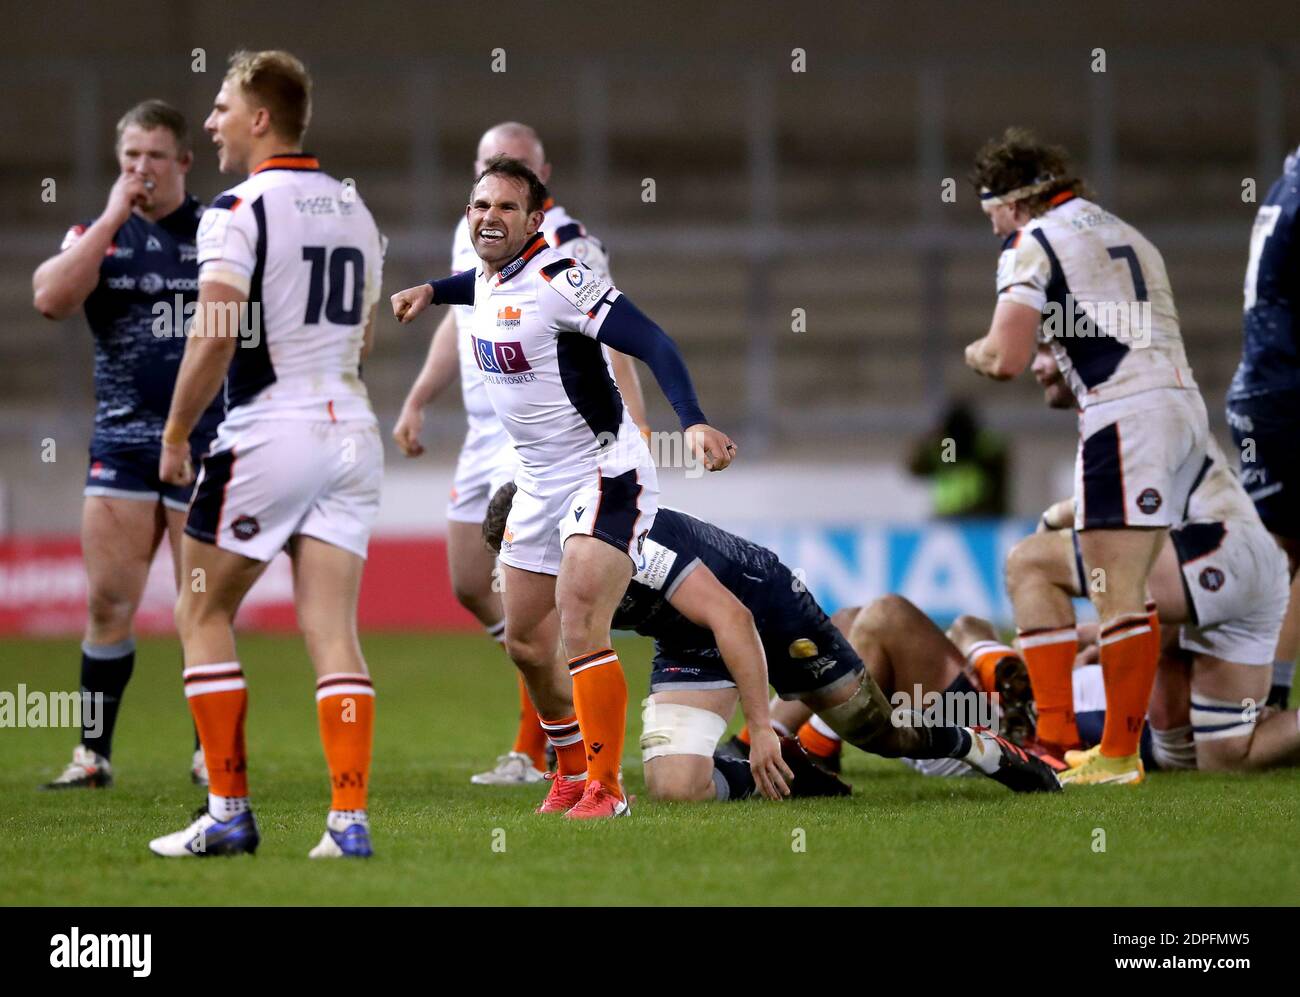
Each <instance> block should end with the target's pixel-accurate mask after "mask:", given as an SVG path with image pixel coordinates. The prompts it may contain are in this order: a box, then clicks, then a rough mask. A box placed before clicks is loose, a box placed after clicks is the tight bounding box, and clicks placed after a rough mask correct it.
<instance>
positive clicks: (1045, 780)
mask: <svg viewBox="0 0 1300 997" xmlns="http://www.w3.org/2000/svg"><path fill="white" fill-rule="evenodd" d="M511 489H512V486H510V485H507V486H505V487H504V488H503V489H502V490H501V491H500V492H498V494H497V496H496V497H494V498H493V501H492V505H491V506H490V507H489V513H488V519H487V520H486V521H485V523H484V534H485V537H486V538H487V539H488V542H489V544H492V543H499V542H500V538H501V534H502V532H503V527H504V522H505V518H506V515H507V513H508V510H509V506H510V502H511ZM614 626H615V627H617V628H618V629H620V630H635V631H636V632H637V633H639V634H642V635H644V636H648V637H653V638H654V640H655V656H654V666H653V672H652V674H651V679H650V698H649V699H647V700H646V701H645V703H644V704H643V708H644V713H643V719H644V727H643V733H642V736H641V750H642V758H643V760H644V763H645V773H646V785H647V787H648V789H649V791H650V794H651V795H652V796H654V797H656V798H657V799H666V800H711V799H718V800H734V799H744V798H746V797H748V796H750V795H752V794H753V793H754V791H755V789H757V790H758V791H759V792H761V793H762V795H764V796H767V797H768V798H771V799H780V798H781V797H782V796H784V795H787V790H788V791H790V793H792V794H793V795H795V796H842V795H847V794H848V791H849V790H848V787H847V786H845V785H844V784H843V783H841V782H840V781H839V780H838V779H836V778H834V777H833V776H831V775H829V774H828V773H826V772H824V771H822V770H820V769H819V768H817V767H816V766H815V765H812V764H811V763H810V762H809V761H808V759H807V758H806V757H805V756H804V754H803V752H801V751H799V750H798V746H797V745H796V744H795V742H794V741H793V740H792V739H791V738H788V737H785V738H781V739H778V738H777V736H776V733H775V732H774V730H773V726H772V723H771V720H770V717H769V710H768V703H767V687H768V681H769V680H770V681H771V683H772V685H773V686H774V687H775V689H776V691H777V695H778V697H779V701H788V702H780V705H781V706H787V705H789V706H796V705H798V706H802V707H803V708H805V709H806V710H807V711H808V712H809V713H810V712H812V711H813V710H816V711H817V712H819V713H820V714H821V715H822V717H823V718H824V719H825V720H826V722H827V723H828V724H829V725H830V729H832V730H834V731H836V732H838V733H839V734H840V735H842V736H843V737H844V738H845V739H846V740H848V741H849V742H850V743H851V744H854V745H856V746H857V747H859V748H861V749H862V750H864V751H869V752H871V753H872V754H877V755H882V756H884V757H887V758H902V757H912V758H923V759H943V760H947V761H951V762H952V764H954V765H955V766H957V767H959V768H962V769H965V768H967V767H968V766H969V767H972V768H975V769H976V770H978V771H980V772H982V773H983V774H985V775H988V776H990V777H991V778H993V779H994V780H996V781H998V782H1001V783H1002V784H1003V785H1005V786H1007V787H1009V788H1011V789H1013V790H1016V791H1020V792H1034V791H1047V792H1051V791H1054V790H1059V789H1060V784H1059V783H1058V782H1057V781H1056V777H1055V776H1054V775H1053V774H1052V771H1051V769H1050V768H1048V767H1047V766H1045V765H1044V764H1043V763H1042V762H1041V761H1039V760H1038V759H1036V758H1033V757H1031V756H1029V755H1027V754H1026V753H1025V752H1023V751H1021V750H1020V749H1019V748H1017V747H1016V746H1015V745H1013V744H1011V743H1009V742H1007V741H1006V740H1004V739H1003V738H1001V737H998V736H997V735H995V734H992V733H988V732H983V731H977V730H974V729H972V728H970V727H967V726H958V725H952V724H945V723H930V722H923V723H907V722H904V718H902V717H897V718H896V717H895V715H894V714H895V711H893V710H891V708H890V706H889V704H888V702H887V701H886V700H885V696H884V694H883V693H882V692H881V689H880V687H879V685H877V683H876V682H875V680H874V679H873V677H872V673H871V672H870V671H868V670H867V668H866V667H864V665H863V662H862V660H861V659H860V658H859V657H858V655H857V654H856V653H854V650H853V648H852V647H850V646H849V644H848V642H847V641H846V640H845V638H844V635H843V634H841V633H840V631H839V630H837V629H836V627H835V626H834V624H833V623H832V622H831V620H830V619H829V618H828V617H827V616H826V614H825V613H824V612H822V609H821V607H820V606H818V605H817V601H816V600H815V599H814V598H813V596H812V594H811V593H810V592H808V590H807V587H806V586H804V585H801V584H799V583H798V581H797V579H796V578H795V577H794V575H793V574H792V573H791V571H790V569H789V568H787V567H786V566H785V565H784V564H782V563H781V561H780V559H779V558H778V557H777V556H776V555H775V554H774V553H772V551H770V550H767V549H766V548H763V547H760V546H758V545H757V544H754V543H750V542H749V541H748V540H745V539H744V538H743V537H739V536H736V535H735V534H733V533H728V532H726V531H725V530H722V529H720V528H718V527H717V526H713V525H712V524H710V523H706V522H702V521H701V520H698V519H696V518H694V517H692V516H688V515H686V514H685V513H682V512H678V511H677V510H675V509H661V510H660V511H659V514H658V516H656V518H655V523H654V526H652V527H651V529H650V533H649V535H648V536H647V537H646V539H645V543H644V545H643V559H642V562H641V564H640V566H639V567H638V569H637V573H636V575H635V576H634V577H633V579H632V581H631V583H630V584H629V585H628V587H627V591H626V592H625V593H624V595H623V598H622V600H621V601H620V603H619V605H618V609H617V610H616V612H615V613H614ZM907 636H908V638H909V639H910V637H911V636H912V635H910V634H909V635H907ZM938 636H939V637H940V638H942V635H938ZM737 700H739V701H740V703H741V706H742V708H743V710H744V713H745V718H746V720H747V721H748V722H749V725H750V730H751V738H750V747H749V752H748V759H747V760H746V759H738V758H734V757H731V756H728V755H727V754H724V753H719V752H717V751H716V750H715V749H716V748H717V744H718V739H719V738H720V737H721V736H722V733H723V731H724V730H726V727H727V722H728V721H729V720H730V718H731V716H732V714H733V713H735V710H736V703H737ZM804 716H805V717H806V716H807V713H805V714H804ZM896 720H897V722H896Z"/></svg>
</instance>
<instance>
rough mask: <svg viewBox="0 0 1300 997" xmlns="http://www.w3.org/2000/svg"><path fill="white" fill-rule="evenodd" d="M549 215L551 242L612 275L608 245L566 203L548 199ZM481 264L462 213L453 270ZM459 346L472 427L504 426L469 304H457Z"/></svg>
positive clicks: (462, 384)
mask: <svg viewBox="0 0 1300 997" xmlns="http://www.w3.org/2000/svg"><path fill="white" fill-rule="evenodd" d="M544 210H545V212H546V218H545V219H544V220H543V221H542V227H541V229H540V231H541V233H542V235H544V236H545V237H546V241H547V243H548V244H549V245H551V246H552V247H554V248H556V249H560V250H561V251H562V252H563V253H564V254H565V255H566V256H571V257H573V258H574V259H575V260H578V261H579V262H581V263H585V264H586V265H587V266H589V267H590V268H591V269H592V270H594V271H595V272H596V274H597V275H599V276H601V277H604V278H605V279H606V280H609V279H610V274H609V257H608V255H607V254H606V253H605V247H604V246H603V245H601V243H600V241H599V240H598V239H595V238H593V237H592V236H590V235H588V234H587V230H586V229H585V228H583V226H582V224H581V223H580V222H578V221H576V220H575V219H574V218H573V217H572V216H570V214H569V213H568V212H567V211H565V210H564V208H563V207H561V206H560V205H558V204H556V203H555V202H554V201H550V200H548V201H547V202H546V204H545V205H544ZM478 265H479V258H478V253H476V252H474V243H473V242H472V241H471V240H470V235H469V220H468V219H466V218H465V217H464V215H462V216H461V219H460V224H459V225H457V226H456V234H455V236H454V237H453V238H452V245H451V272H452V273H454V274H455V273H461V272H463V271H465V270H474V269H476V268H477V267H478ZM454 311H455V315H456V347H457V349H458V350H459V353H460V392H461V395H462V397H463V398H464V403H465V414H466V416H467V417H468V418H469V423H470V426H471V428H474V429H477V430H479V431H480V432H488V431H490V430H497V431H499V429H500V424H499V421H498V420H497V417H496V413H495V412H493V411H492V403H491V402H490V401H488V397H487V391H486V390H485V388H484V387H483V378H482V376H481V374H480V372H479V368H478V363H477V362H476V361H475V358H474V349H473V345H472V344H471V342H470V331H469V327H470V322H471V316H472V315H473V314H474V309H473V308H472V307H470V306H468V305H456V306H455V307H454Z"/></svg>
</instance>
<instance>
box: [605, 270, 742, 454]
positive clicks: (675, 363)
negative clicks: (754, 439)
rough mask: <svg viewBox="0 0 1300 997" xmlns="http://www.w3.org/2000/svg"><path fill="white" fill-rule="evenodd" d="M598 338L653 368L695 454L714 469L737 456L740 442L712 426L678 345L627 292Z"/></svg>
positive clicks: (614, 308) (613, 305) (613, 308)
mask: <svg viewBox="0 0 1300 997" xmlns="http://www.w3.org/2000/svg"><path fill="white" fill-rule="evenodd" d="M596 338H597V339H598V340H600V342H602V343H604V344H605V345H606V346H609V347H611V348H613V349H615V350H618V351H620V352H622V353H626V354H627V355H628V356H633V357H636V358H637V359H638V360H641V361H643V362H644V363H645V365H646V366H647V367H649V368H650V370H651V372H652V373H653V374H654V376H655V380H656V381H658V382H659V388H660V390H662V391H663V393H664V397H665V398H667V399H668V403H669V404H670V405H672V407H673V411H675V412H676V413H677V418H678V419H679V420H680V421H681V425H682V429H683V430H685V432H686V441H687V443H688V444H689V445H690V446H691V449H692V451H693V452H694V453H695V456H696V457H697V458H698V459H699V460H701V461H702V462H703V464H704V466H705V467H706V468H708V469H709V470H710V471H721V470H722V469H723V468H725V467H726V466H727V465H728V464H730V463H731V462H732V460H734V459H735V457H736V444H735V443H734V442H732V440H731V438H730V437H729V436H727V434H726V433H723V432H720V431H718V430H716V429H714V428H713V427H712V426H710V425H709V424H708V423H707V422H706V421H705V418H704V413H703V412H701V411H700V403H699V401H698V400H697V399H696V397H695V385H694V384H692V383H691V375H690V371H688V370H687V369H686V361H685V360H683V359H682V354H681V352H680V351H679V350H678V349H677V344H676V343H674V342H673V341H672V339H670V338H669V336H668V334H667V333H666V332H664V331H663V329H661V328H659V326H658V325H656V324H655V323H654V322H652V321H651V320H650V319H649V318H648V317H647V316H646V315H645V314H644V313H643V312H642V311H641V310H640V309H639V308H637V306H636V305H634V304H632V302H631V301H630V300H629V299H628V297H627V295H619V297H618V298H617V299H615V301H614V303H613V304H611V305H610V306H609V314H608V315H606V316H605V318H604V321H603V322H602V323H601V326H600V332H599V333H598V334H597V336H596Z"/></svg>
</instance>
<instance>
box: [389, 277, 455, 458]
mask: <svg viewBox="0 0 1300 997" xmlns="http://www.w3.org/2000/svg"><path fill="white" fill-rule="evenodd" d="M426 286H427V285H426ZM458 366H459V357H458V352H457V348H456V317H455V315H453V314H452V313H451V312H450V311H448V312H447V314H445V315H444V316H443V317H442V321H441V322H439V323H438V328H437V329H436V330H434V333H433V338H432V339H431V340H430V341H429V352H428V353H427V354H426V355H425V358H424V366H423V367H421V368H420V373H419V374H418V375H416V378H415V382H414V383H413V384H412V385H411V390H410V391H408V392H407V393H406V401H404V402H403V403H402V412H401V415H399V416H398V418H397V423H396V425H394V426H393V439H394V440H395V441H396V443H397V445H398V446H399V447H401V449H402V453H404V454H406V456H408V457H418V456H420V454H422V453H424V445H423V444H422V443H421V442H420V431H421V430H422V429H423V428H424V407H425V406H426V405H428V404H429V402H431V401H433V399H435V398H437V397H438V395H440V394H442V393H443V392H444V391H446V390H447V388H448V387H449V386H450V385H451V383H452V382H453V381H455V380H456V373H457V369H458Z"/></svg>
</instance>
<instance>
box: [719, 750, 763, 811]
mask: <svg viewBox="0 0 1300 997" xmlns="http://www.w3.org/2000/svg"><path fill="white" fill-rule="evenodd" d="M713 785H714V788H716V789H717V791H718V796H717V798H718V799H719V800H744V799H747V798H748V797H750V796H752V795H753V794H754V773H753V772H751V771H750V769H749V759H748V758H728V757H725V756H722V755H714V756H713Z"/></svg>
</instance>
